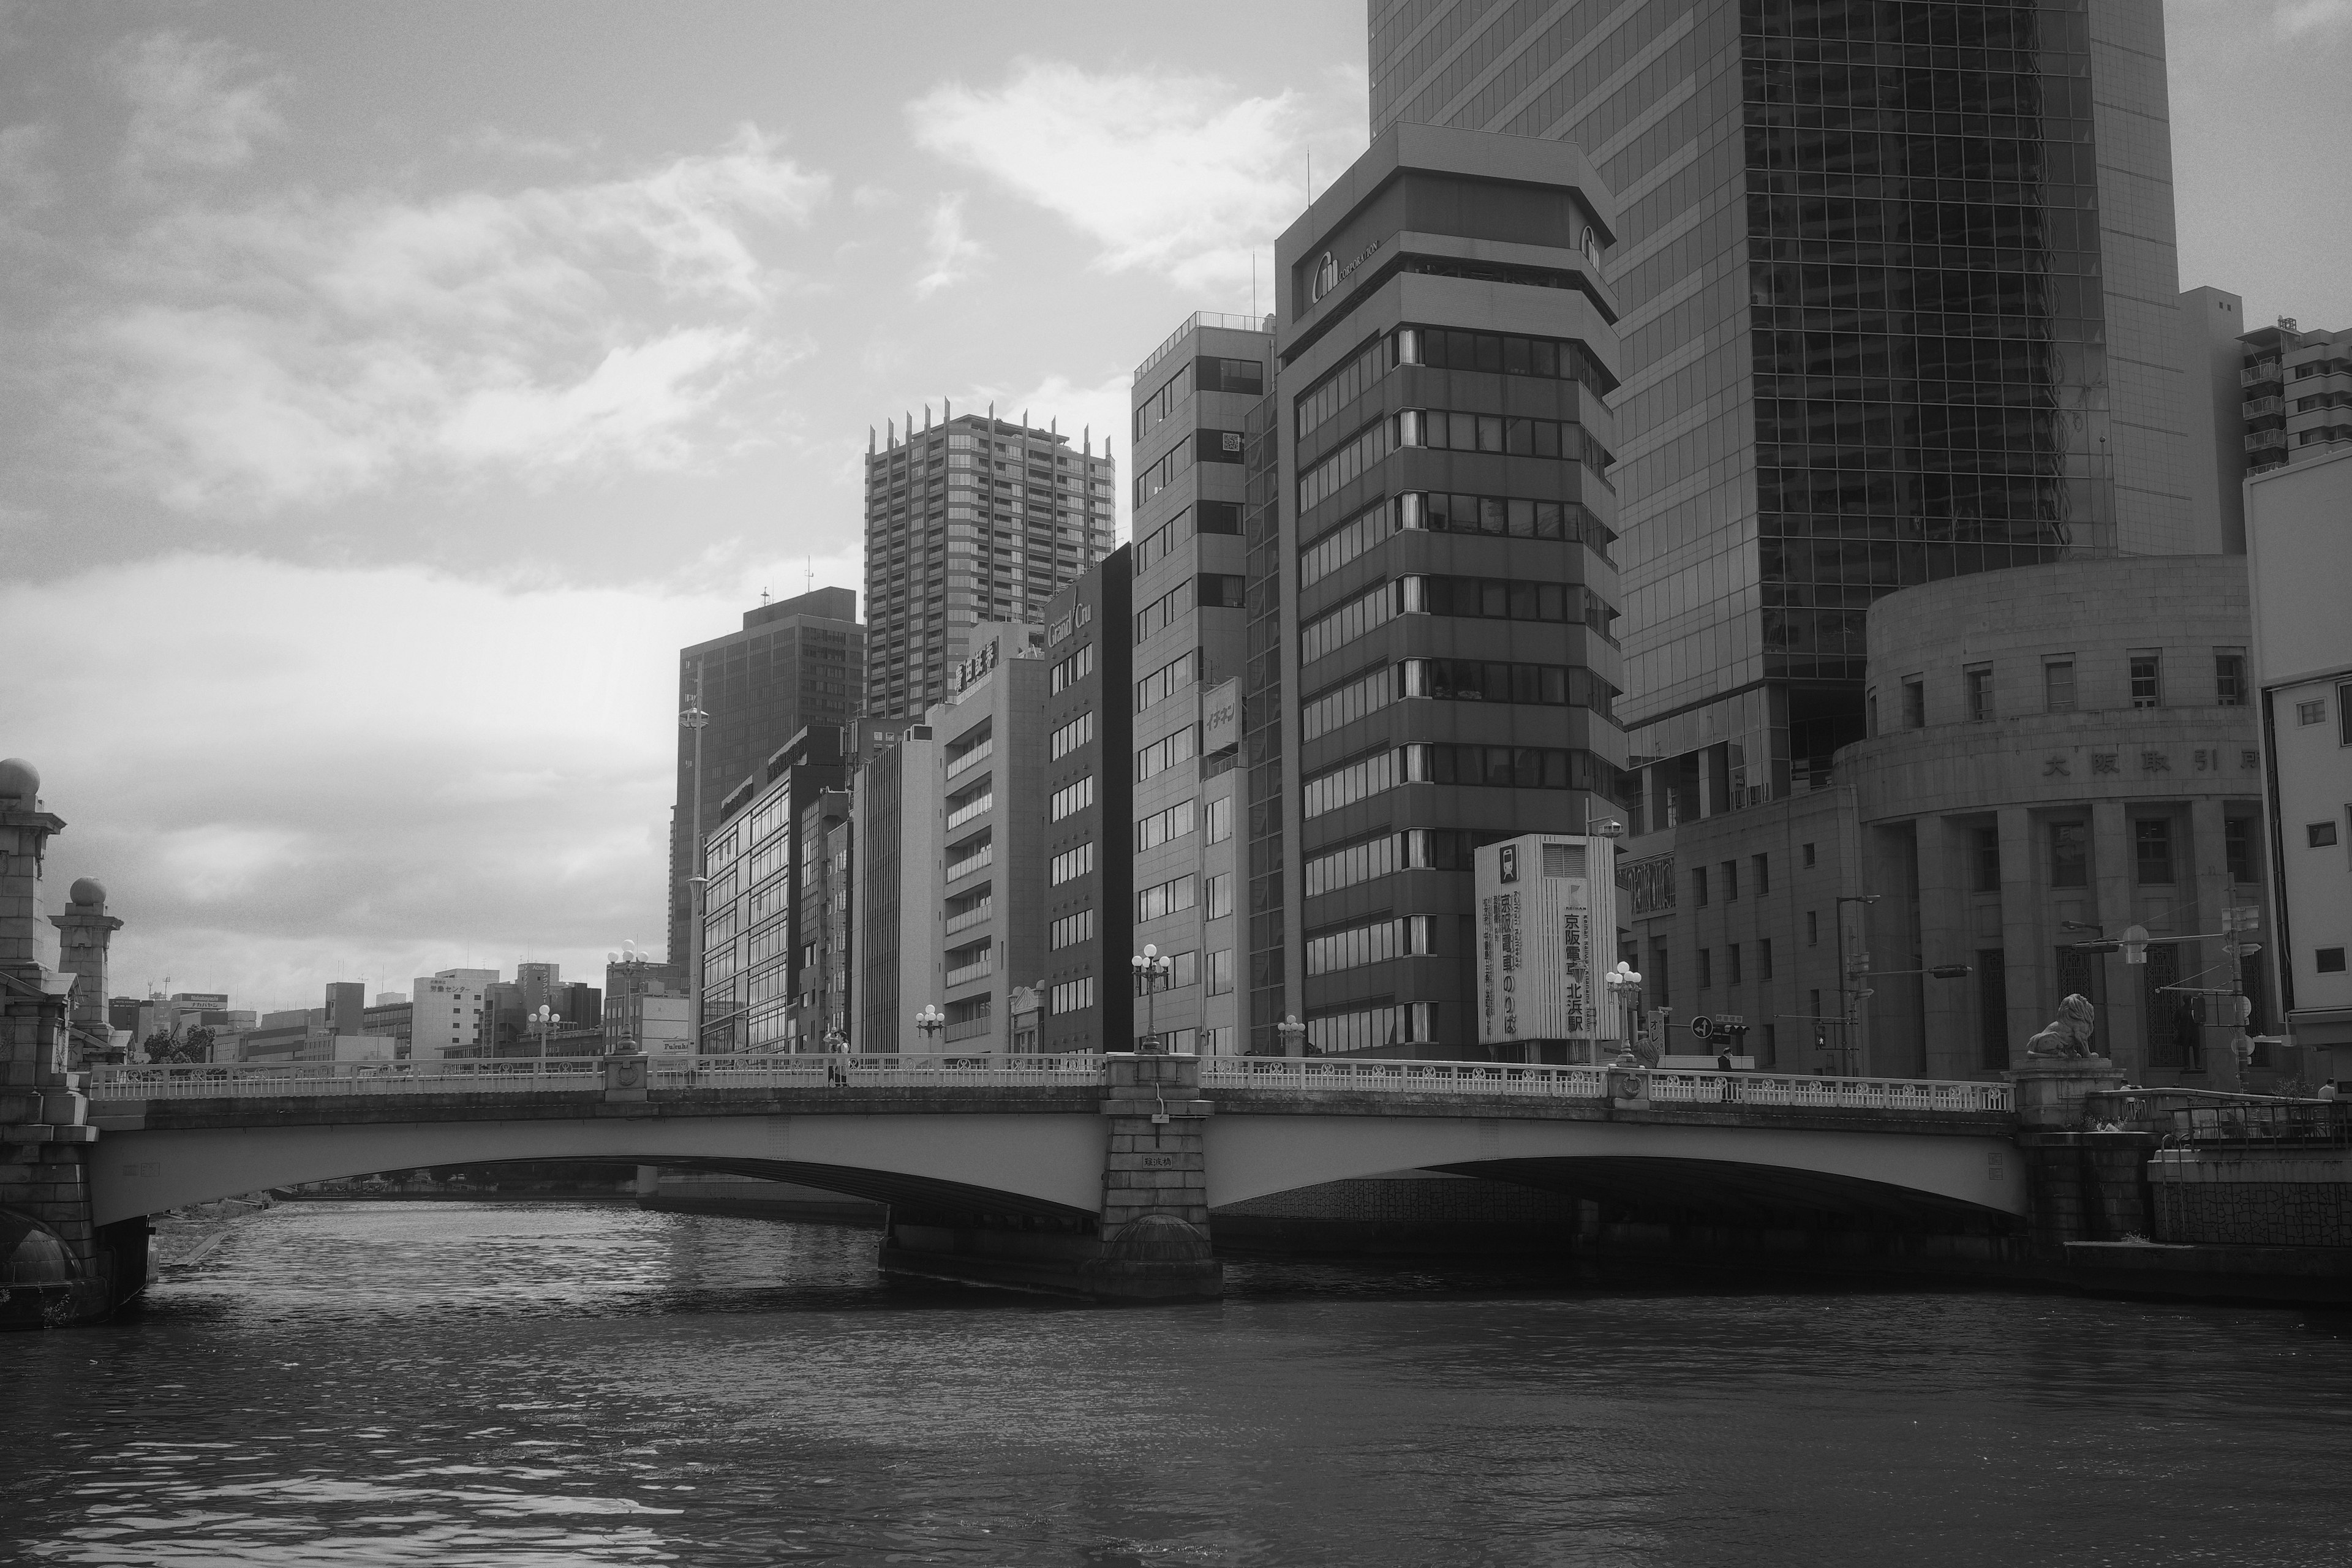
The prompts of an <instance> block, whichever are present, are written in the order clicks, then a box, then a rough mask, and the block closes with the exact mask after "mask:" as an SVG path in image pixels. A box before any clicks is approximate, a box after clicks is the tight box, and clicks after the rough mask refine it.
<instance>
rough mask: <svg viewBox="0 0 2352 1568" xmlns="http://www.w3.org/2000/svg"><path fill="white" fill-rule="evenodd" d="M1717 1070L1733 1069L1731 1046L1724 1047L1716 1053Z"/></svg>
mask: <svg viewBox="0 0 2352 1568" xmlns="http://www.w3.org/2000/svg"><path fill="white" fill-rule="evenodd" d="M1715 1070H1716V1071H1717V1072H1729V1071H1731V1070H1732V1068H1731V1047H1729V1046H1726V1047H1723V1049H1721V1050H1719V1051H1717V1052H1716V1053H1715Z"/></svg>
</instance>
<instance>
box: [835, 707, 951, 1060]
mask: <svg viewBox="0 0 2352 1568" xmlns="http://www.w3.org/2000/svg"><path fill="white" fill-rule="evenodd" d="M940 782H941V781H940V762H939V744H938V742H936V741H935V740H934V739H933V738H932V730H931V726H930V725H929V724H919V723H902V724H899V725H898V726H897V728H896V732H895V733H891V732H885V733H883V734H881V735H879V736H877V738H876V740H875V741H874V742H873V743H872V744H871V746H870V747H869V749H868V750H867V752H866V756H865V757H864V759H863V761H862V763H860V765H859V767H858V770H857V779H856V789H855V790H853V791H852V792H851V805H850V842H851V849H852V857H853V858H852V861H851V864H852V865H853V867H854V868H855V870H854V871H853V874H852V876H851V879H850V880H851V882H852V884H853V886H854V888H855V892H854V894H853V901H854V905H855V912H856V935H855V938H854V939H853V941H852V943H851V962H852V965H853V968H852V973H854V974H855V975H856V981H855V983H854V984H853V986H852V988H851V994H850V999H849V1002H850V1016H851V1020H852V1022H851V1029H850V1033H851V1037H852V1039H853V1040H854V1041H855V1042H856V1049H857V1050H858V1051H860V1052H862V1053H864V1054H866V1055H867V1056H896V1055H899V1054H902V1053H912V1052H919V1051H922V1050H925V1049H927V1048H931V1047H932V1046H933V1045H934V1043H935V1040H936V1037H932V1039H929V1040H927V1039H926V1038H925V1037H923V1036H922V1035H921V1034H920V1033H919V1031H918V1029H917V1028H916V1026H915V1020H916V1019H917V1018H918V1017H919V1016H922V1015H923V1014H924V1013H926V1012H927V1011H928V1010H929V1009H930V1008H933V1007H936V1006H937V1005H939V1002H940V989H939V964H938V953H939V943H940V941H941V940H942V938H943V936H944V933H943V932H942V931H940V925H941V924H942V923H943V918H944V917H942V916H941V914H940V910H939V908H938V902H937V899H936V897H935V890H936V888H937V886H938V882H939V878H940V870H941V868H942V867H943V865H944V864H945V863H944V861H943V860H942V859H941V858H940V847H941V844H942V842H943V841H942V839H941V837H940V835H941V833H942V832H943V831H944V830H943V828H942V826H941V822H940V819H941V817H942V816H944V815H945V809H944V807H943V806H941V805H940Z"/></svg>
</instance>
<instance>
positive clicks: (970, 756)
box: [947, 735, 996, 778]
mask: <svg viewBox="0 0 2352 1568" xmlns="http://www.w3.org/2000/svg"><path fill="white" fill-rule="evenodd" d="M994 750H996V737H995V736H994V735H987V736H983V737H982V739H981V742H980V744H978V745H976V746H974V747H972V748H971V750H970V751H968V752H964V753H963V754H962V755H961V756H956V757H950V758H949V759H948V773H947V776H948V777H950V778H953V777H955V776H956V774H958V773H961V772H963V771H964V769H966V768H968V767H971V766H973V765H975V764H976V763H984V762H986V761H988V756H989V753H990V752H993V751H994Z"/></svg>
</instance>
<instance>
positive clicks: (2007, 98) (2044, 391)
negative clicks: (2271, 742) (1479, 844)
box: [1370, 0, 2220, 832]
mask: <svg viewBox="0 0 2352 1568" xmlns="http://www.w3.org/2000/svg"><path fill="white" fill-rule="evenodd" d="M1370 66H1371V109H1372V132H1373V134H1374V135H1375V136H1378V135H1379V134H1380V133H1381V132H1382V131H1384V130H1386V129H1387V128H1388V127H1389V126H1391V125H1393V124H1397V123H1399V122H1406V123H1425V124H1433V125H1444V126H1454V127H1461V128H1465V129H1474V130H1485V131H1496V132H1507V133H1511V134H1517V135H1524V136H1531V137H1538V138H1543V139H1547V140H1555V141H1566V142H1574V143H1576V144H1577V145H1579V146H1580V147H1581V148H1582V149H1583V150H1584V152H1585V153H1586V154H1587V155H1588V156H1589V157H1590V158H1591V160H1592V163H1593V164H1594V166H1595V167H1596V169H1597V170H1598V171H1599V173H1600V175H1601V180H1602V182H1603V184H1605V185H1606V186H1607V187H1608V188H1609V189H1610V190H1611V191H1612V192H1613V193H1614V194H1615V195H1616V197H1617V199H1618V201H1619V202H1620V204H1621V205H1622V216H1621V222H1620V224H1619V241H1618V243H1617V244H1616V245H1615V246H1614V247H1612V249H1611V250H1610V252H1609V255H1608V257H1607V274H1608V278H1609V281H1610V283H1611V284H1612V287H1613V288H1614V289H1615V290H1616V293H1617V295H1618V298H1619V299H1620V300H1622V304H1623V307H1624V311H1625V314H1624V317H1623V319H1622V321H1621V323H1620V332H1621V334H1622V343H1623V349H1624V367H1625V374H1626V380H1625V384H1624V385H1623V386H1622V389H1620V390H1619V391H1618V392H1617V393H1615V395H1613V396H1612V403H1613V405H1614V406H1615V409H1616V413H1617V423H1618V428H1619V430H1620V432H1621V438H1620V445H1619V447H1618V448H1617V456H1618V458H1619V463H1618V467H1617V469H1616V479H1617V483H1618V487H1619V495H1620V497H1621V500H1622V510H1621V513H1620V522H1619V527H1620V528H1621V529H1622V532H1623V540H1622V543H1621V545H1620V546H1619V551H1618V553H1619V558H1620V560H1621V562H1622V566H1623V572H1624V590H1623V605H1622V607H1623V611H1624V621H1623V623H1622V624H1623V628H1624V631H1625V676H1624V684H1625V688H1626V697H1625V700H1623V701H1622V703H1621V704H1620V705H1619V710H1618V711H1619V717H1620V718H1621V719H1622V721H1623V722H1624V723H1625V725H1626V728H1627V730H1628V731H1629V734H1630V737H1631V744H1632V751H1633V763H1634V764H1635V765H1636V766H1637V767H1643V766H1646V767H1647V769H1648V772H1647V775H1646V778H1645V781H1644V782H1645V784H1646V787H1645V788H1643V789H1642V790H1641V791H1640V792H1639V793H1638V795H1637V797H1636V798H1634V799H1632V800H1629V802H1628V804H1629V805H1633V807H1634V810H1635V816H1636V824H1635V830H1636V831H1637V832H1638V831H1641V830H1642V827H1643V826H1649V827H1655V826H1664V823H1665V822H1666V821H1669V820H1673V819H1675V818H1686V817H1689V816H1694V815H1712V814H1713V813H1715V812H1717V811H1720V810H1724V809H1728V808H1731V807H1736V806H1738V805H1748V804H1754V803H1756V802H1759V801H1762V800H1765V799H1771V798H1779V797H1781V796H1784V795H1787V794H1789V793H1790V791H1791V790H1792V789H1798V790H1801V789H1803V788H1804V787H1806V786H1807V785H1808V784H1810V783H1811V782H1813V781H1815V780H1817V779H1819V778H1822V777H1824V776H1825V774H1826V769H1827V766H1828V762H1829V757H1830V754H1831V752H1832V751H1833V750H1834V749H1835V748H1836V747H1837V746H1839V745H1841V744H1843V743H1844V742H1848V741H1851V740H1853V739H1856V738H1858V737H1859V736H1860V734H1861V732H1862V723H1863V714H1862V700H1861V678H1862V672H1863V616H1864V609H1865V608H1866V607H1867V606H1868V605H1869V604H1870V603H1871V602H1872V601H1873V600H1874V599H1875V598H1877V597H1879V596H1880V595H1884V594H1886V593H1888V592H1890V591H1892V590H1894V589H1895V588H1898V587H1902V586H1906V585H1908V584H1916V583H1923V582H1928V581H1933V580H1937V579H1940V578H1945V577H1950V576H1955V575H1958V574H1965V573H1971V572H1979V571H1985V570H1990V569H1993V568H1998V567H2004V566H2011V565H2021V564H2026V563H2035V562H2042V561H2048V560H2054V559H2058V558H2061V557H2063V556H2067V555H2080V554H2103V553H2115V552H2123V553H2155V554H2173V553H2189V552H2206V551H2213V550H2218V549H2219V548H2220V541H2219V539H2218V537H2213V536H2211V535H2212V534H2213V532H2214V525H2213V524H2211V523H2210V521H2208V520H2203V519H2192V517H2191V513H2190V509H2189V502H2188V499H2187V495H2186V484H2185V479H2184V477H2183V475H2182V473H2181V472H2180V471H2179V406H2180V405H2179V379H2178V376H2179V373H2178V371H2177V369H2176V367H2175V366H2174V365H2173V364H2172V363H2171V356H2172V350H2171V348H2170V344H2171V342H2172V341H2173V337H2174V331H2175V327H2174V321H2175V317H2174V311H2175V310H2176V300H2177V294H2178V290H2177V286H2176V268H2175V264H2174V255H2173V219H2172V200H2171V169H2170V153H2169V141H2168V122H2167V107H2166V97H2165V77H2164V40H2163V17H2162V10H2161V6H2160V5H2159V4H2158V0H2011V3H1968V4H1961V3H1953V0H1571V3H1570V4H1567V5H1558V4H1537V3H1535V0H1371V4H1370ZM1644 819H1646V821H1645V820H1644Z"/></svg>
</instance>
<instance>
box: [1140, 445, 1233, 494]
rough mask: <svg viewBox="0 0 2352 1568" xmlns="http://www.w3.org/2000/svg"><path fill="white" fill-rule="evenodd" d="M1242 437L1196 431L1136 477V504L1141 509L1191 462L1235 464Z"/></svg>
mask: <svg viewBox="0 0 2352 1568" xmlns="http://www.w3.org/2000/svg"><path fill="white" fill-rule="evenodd" d="M1241 460H1242V433H1241V432H1240V431H1238V430H1195V431H1193V432H1192V436H1191V437H1188V438H1187V439H1184V440H1181V441H1179V442H1177V443H1176V445H1175V446H1173V447H1170V448H1169V449H1168V452H1167V454H1166V455H1165V456H1164V457H1162V458H1160V460H1159V461H1158V462H1156V463H1153V464H1151V465H1150V467H1148V468H1145V469H1144V470H1143V471H1142V472H1141V473H1139V474H1138V475H1136V476H1135V504H1136V505H1137V506H1141V505H1142V504H1143V503H1144V502H1145V501H1148V500H1150V499H1151V498H1152V497H1153V496H1156V495H1158V494H1159V493H1160V491H1161V490H1164V489H1167V488H1168V487H1169V486H1170V485H1171V484H1173V483H1175V482H1176V479H1177V478H1178V477H1179V476H1180V475H1182V474H1183V473H1185V472H1186V471H1187V470H1189V469H1190V468H1192V465H1193V463H1194V462H1196V461H1198V462H1202V463H1238V462H1240V461H1241Z"/></svg>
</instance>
